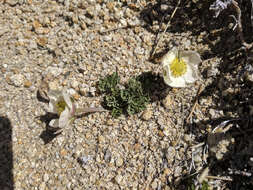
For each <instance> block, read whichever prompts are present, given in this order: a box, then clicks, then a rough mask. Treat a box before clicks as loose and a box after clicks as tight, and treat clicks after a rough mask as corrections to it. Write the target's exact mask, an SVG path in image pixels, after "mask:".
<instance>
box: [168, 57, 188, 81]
mask: <svg viewBox="0 0 253 190" xmlns="http://www.w3.org/2000/svg"><path fill="white" fill-rule="evenodd" d="M170 71H171V74H172V76H173V77H175V78H176V77H181V76H182V75H184V74H185V73H186V71H187V65H186V63H185V62H184V60H183V59H180V58H178V57H176V58H175V59H174V60H173V61H172V63H171V64H170Z"/></svg>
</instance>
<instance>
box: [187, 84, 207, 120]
mask: <svg viewBox="0 0 253 190" xmlns="http://www.w3.org/2000/svg"><path fill="white" fill-rule="evenodd" d="M203 87H204V86H203V84H200V86H199V89H198V92H197V95H196V98H195V102H194V104H193V106H192V109H191V112H190V114H189V116H188V117H187V119H186V121H187V122H189V120H190V118H191V117H192V114H193V112H194V111H195V108H196V106H197V104H198V100H199V95H200V93H201V92H202V90H203Z"/></svg>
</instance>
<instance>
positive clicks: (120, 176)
mask: <svg viewBox="0 0 253 190" xmlns="http://www.w3.org/2000/svg"><path fill="white" fill-rule="evenodd" d="M122 178H123V177H122V175H120V174H118V175H117V176H116V177H115V181H116V182H117V183H118V184H119V185H120V184H121V181H122Z"/></svg>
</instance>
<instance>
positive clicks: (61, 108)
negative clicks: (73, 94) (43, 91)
mask: <svg viewBox="0 0 253 190" xmlns="http://www.w3.org/2000/svg"><path fill="white" fill-rule="evenodd" d="M66 106H67V104H66V102H65V101H64V100H60V101H58V102H57V103H56V110H57V113H58V115H60V114H61V113H62V112H63V111H64V110H65V107H66Z"/></svg>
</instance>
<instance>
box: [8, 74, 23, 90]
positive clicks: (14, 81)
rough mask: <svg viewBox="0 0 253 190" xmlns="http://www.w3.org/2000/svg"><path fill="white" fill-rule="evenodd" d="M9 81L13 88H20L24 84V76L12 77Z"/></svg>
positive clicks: (16, 75)
mask: <svg viewBox="0 0 253 190" xmlns="http://www.w3.org/2000/svg"><path fill="white" fill-rule="evenodd" d="M10 81H11V83H12V84H13V85H14V86H16V87H20V86H22V85H23V84H24V76H23V75H21V74H15V75H12V76H11V77H10Z"/></svg>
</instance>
